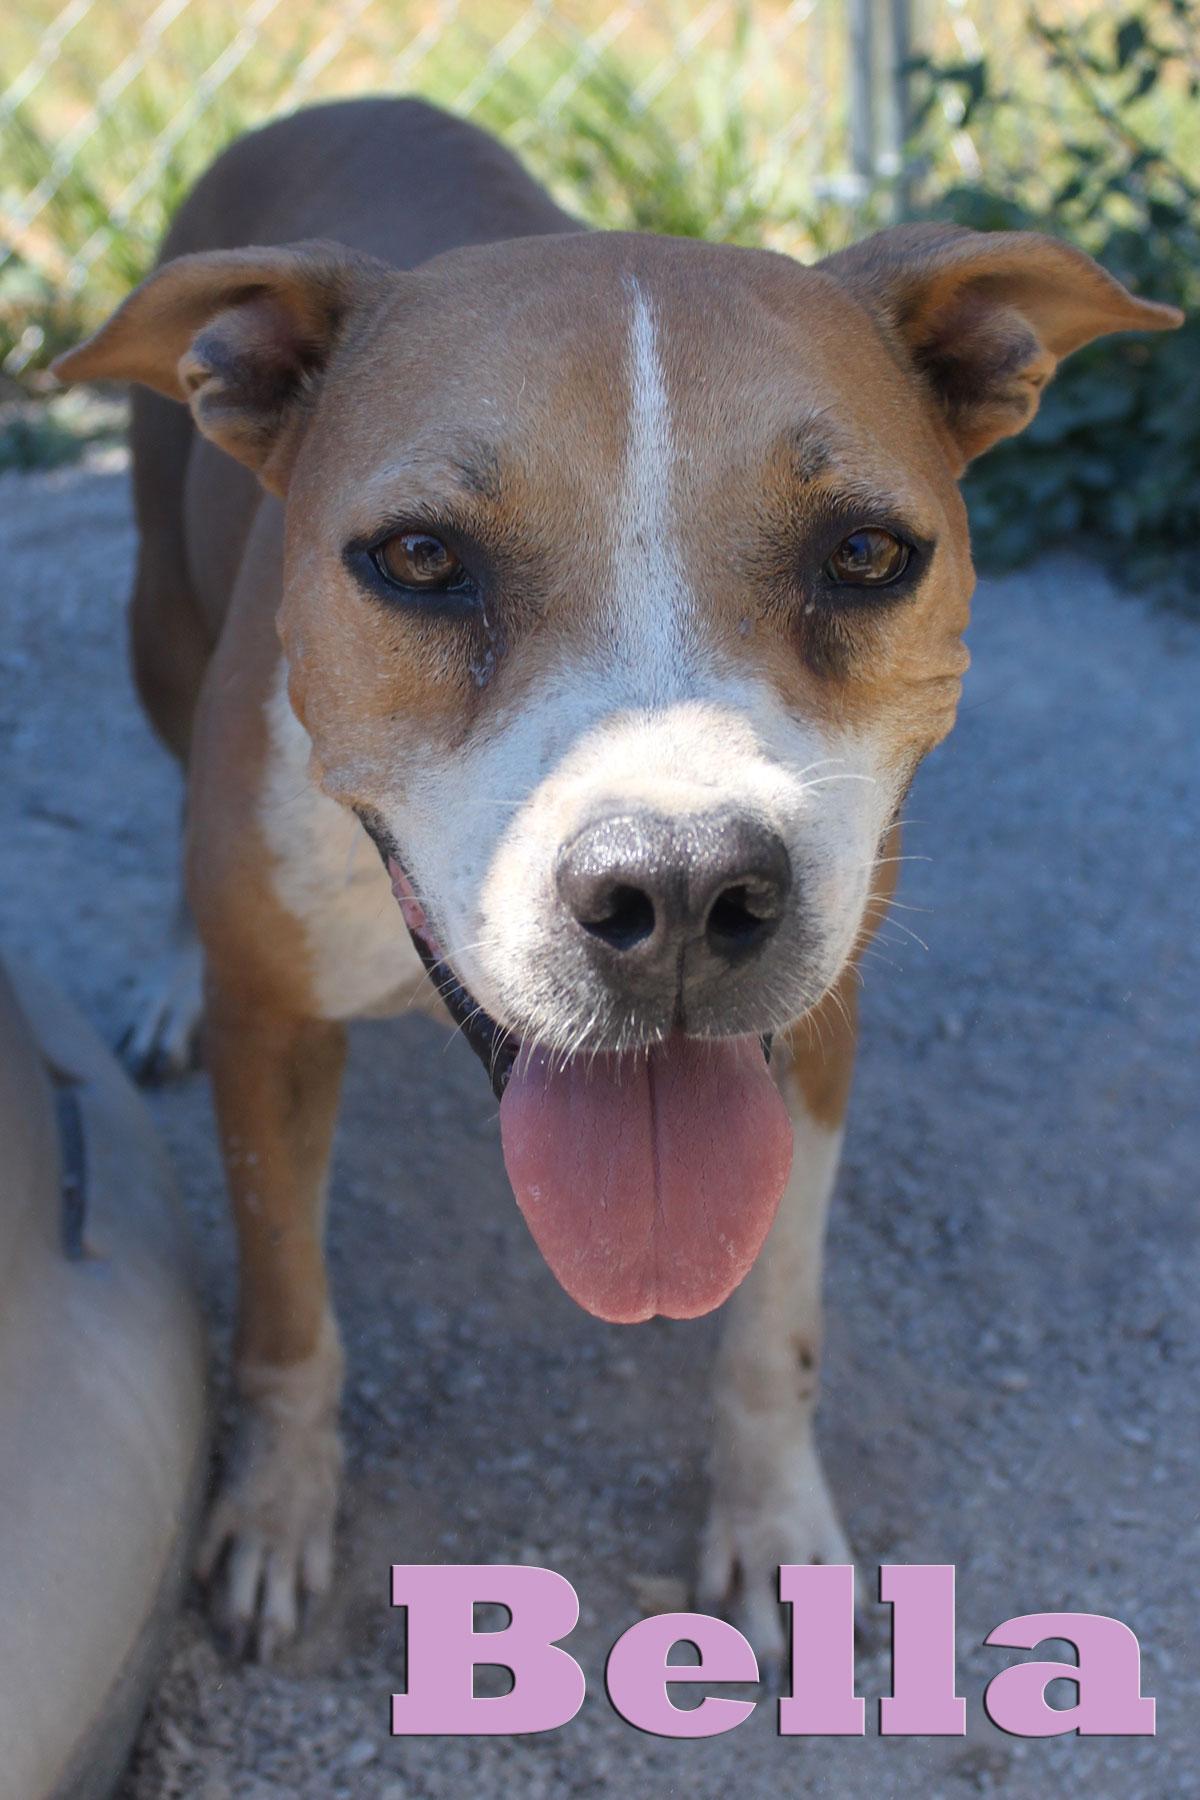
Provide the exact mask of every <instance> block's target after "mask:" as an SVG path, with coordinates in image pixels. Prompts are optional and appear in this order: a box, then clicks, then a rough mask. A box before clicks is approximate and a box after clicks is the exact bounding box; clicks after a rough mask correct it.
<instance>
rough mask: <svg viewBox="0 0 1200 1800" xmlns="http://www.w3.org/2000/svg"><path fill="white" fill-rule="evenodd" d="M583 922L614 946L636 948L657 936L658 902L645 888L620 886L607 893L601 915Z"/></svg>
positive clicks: (591, 931)
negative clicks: (656, 908)
mask: <svg viewBox="0 0 1200 1800" xmlns="http://www.w3.org/2000/svg"><path fill="white" fill-rule="evenodd" d="M579 923H580V924H581V925H582V926H583V929H584V930H585V931H586V932H588V933H589V934H590V935H591V936H592V937H596V938H599V939H600V940H601V942H602V943H605V944H607V945H608V946H609V947H610V949H613V950H635V949H636V948H637V946H638V945H639V944H644V943H645V941H646V939H647V938H649V937H653V935H654V902H653V901H652V900H651V898H650V896H649V894H647V893H644V892H643V891H642V889H641V888H636V887H629V886H626V885H623V884H622V885H618V886H617V887H613V888H610V889H609V890H608V892H607V893H606V894H605V895H604V897H603V901H602V903H601V907H600V909H599V911H598V916H596V917H592V918H580V920H579Z"/></svg>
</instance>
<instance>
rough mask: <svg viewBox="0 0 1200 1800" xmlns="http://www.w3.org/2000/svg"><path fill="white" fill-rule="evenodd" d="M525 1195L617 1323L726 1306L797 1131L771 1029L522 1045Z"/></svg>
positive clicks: (520, 1168) (542, 1245) (515, 1117)
mask: <svg viewBox="0 0 1200 1800" xmlns="http://www.w3.org/2000/svg"><path fill="white" fill-rule="evenodd" d="M500 1135H501V1141H502V1143H503V1146H504V1161H505V1163H506V1165H507V1168H508V1175H509V1180H510V1181H511V1182H512V1185H513V1191H514V1192H515V1194H516V1196H517V1204H518V1205H519V1206H520V1208H521V1211H522V1213H523V1214H524V1215H525V1222H526V1224H527V1225H528V1226H529V1229H530V1231H531V1232H532V1233H533V1237H534V1241H535V1242H536V1244H537V1247H538V1249H539V1250H540V1251H541V1253H542V1255H543V1256H544V1257H545V1259H546V1261H547V1262H548V1263H549V1264H550V1267H551V1269H553V1271H554V1273H555V1275H557V1277H558V1279H559V1281H560V1282H561V1283H562V1285H563V1287H565V1288H566V1290H567V1292H568V1294H570V1295H571V1297H572V1299H574V1300H577V1301H578V1302H579V1304H580V1305H581V1306H584V1307H586V1308H587V1310H588V1311H589V1312H592V1313H596V1314H597V1315H598V1316H599V1317H600V1318H602V1319H609V1320H611V1321H612V1322H613V1323H614V1324H622V1325H624V1324H632V1323H633V1322H634V1321H635V1320H638V1319H648V1318H650V1317H651V1315H652V1314H654V1313H665V1314H666V1316H667V1317H668V1318H671V1319H691V1318H695V1317H696V1316H697V1315H698V1314H700V1313H706V1312H710V1311H711V1310H712V1308H713V1307H714V1306H719V1305H720V1304H721V1302H722V1300H724V1299H725V1297H726V1296H727V1295H728V1294H730V1293H731V1292H732V1291H733V1289H734V1288H735V1287H736V1286H737V1284H738V1282H739V1281H741V1279H742V1277H743V1276H744V1275H745V1274H746V1273H747V1271H748V1270H749V1268H750V1265H751V1264H752V1263H753V1261H754V1259H755V1257H756V1256H757V1255H758V1252H759V1251H760V1249H761V1248H762V1244H763V1239H764V1238H765V1237H766V1235H767V1232H768V1231H769V1229H770V1226H771V1221H772V1219H773V1218H774V1217H775V1212H776V1209H777V1207H778V1205H779V1197H780V1195H781V1194H782V1192H783V1188H784V1183H785V1182H786V1181H787V1178H788V1171H789V1169H790V1167H791V1161H792V1129H791V1124H790V1121H789V1119H788V1115H787V1109H786V1108H785V1106H784V1104H783V1101H782V1100H781V1099H780V1097H779V1093H778V1090H777V1089H776V1087H775V1083H774V1082H773V1081H772V1079H771V1074H770V1071H769V1070H768V1068H767V1064H766V1059H765V1058H764V1056H763V1053H762V1047H761V1045H760V1044H759V1042H758V1040H757V1038H751V1037H747V1038H726V1039H721V1040H704V1039H698V1038H683V1037H678V1038H671V1039H669V1040H668V1042H667V1043H665V1044H662V1045H659V1046H658V1047H657V1048H656V1049H654V1050H652V1051H651V1052H650V1054H649V1056H648V1057H647V1055H646V1054H645V1053H644V1052H637V1053H633V1054H629V1055H625V1056H599V1057H596V1058H595V1059H594V1060H589V1059H588V1058H586V1057H579V1058H577V1059H575V1060H574V1061H572V1062H569V1063H568V1064H567V1065H566V1067H565V1068H563V1069H554V1070H551V1068H550V1066H549V1064H548V1062H547V1060H546V1058H545V1057H542V1056H536V1055H535V1056H533V1057H532V1058H528V1059H526V1058H525V1057H519V1058H518V1059H517V1066H516V1067H515V1068H514V1070H513V1073H512V1076H511V1077H510V1079H509V1083H508V1086H507V1088H506V1089H505V1090H504V1098H503V1100H502V1101H501V1103H500Z"/></svg>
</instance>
